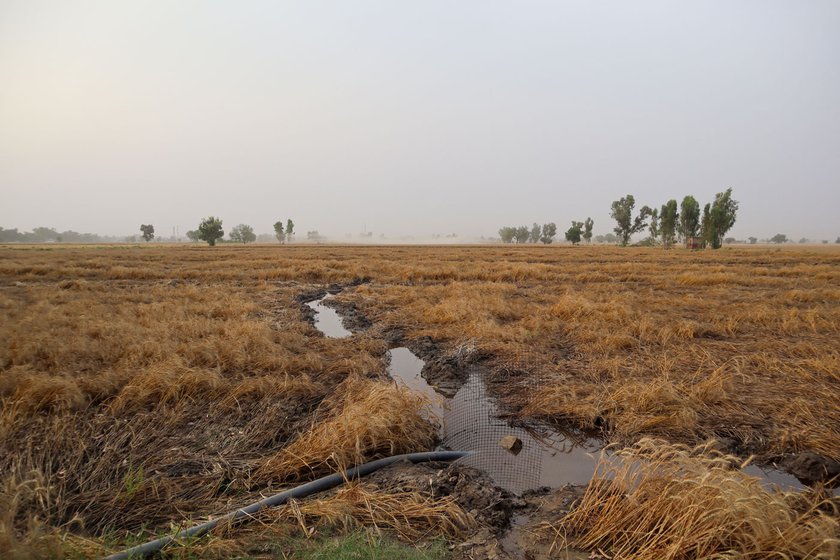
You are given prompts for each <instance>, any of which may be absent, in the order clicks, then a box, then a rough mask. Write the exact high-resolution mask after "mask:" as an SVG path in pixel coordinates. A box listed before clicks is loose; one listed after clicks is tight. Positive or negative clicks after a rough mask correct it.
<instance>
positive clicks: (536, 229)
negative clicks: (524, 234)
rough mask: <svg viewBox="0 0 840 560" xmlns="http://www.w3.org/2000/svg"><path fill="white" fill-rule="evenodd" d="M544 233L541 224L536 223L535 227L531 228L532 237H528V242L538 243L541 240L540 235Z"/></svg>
mask: <svg viewBox="0 0 840 560" xmlns="http://www.w3.org/2000/svg"><path fill="white" fill-rule="evenodd" d="M541 233H542V228H540V224H538V223H537V222H534V225H533V226H531V235H530V236H529V237H528V241H530V242H531V243H537V242H538V241H539V240H540V234H541Z"/></svg>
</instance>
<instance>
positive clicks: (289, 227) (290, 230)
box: [286, 218, 295, 243]
mask: <svg viewBox="0 0 840 560" xmlns="http://www.w3.org/2000/svg"><path fill="white" fill-rule="evenodd" d="M294 236H295V223H294V222H293V221H292V219H291V218H289V219H288V220H286V241H288V242H289V243H291V242H292V238H294Z"/></svg>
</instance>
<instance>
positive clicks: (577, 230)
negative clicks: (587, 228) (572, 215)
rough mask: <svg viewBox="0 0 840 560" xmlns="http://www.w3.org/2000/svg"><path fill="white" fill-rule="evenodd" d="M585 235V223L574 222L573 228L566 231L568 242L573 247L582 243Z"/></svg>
mask: <svg viewBox="0 0 840 560" xmlns="http://www.w3.org/2000/svg"><path fill="white" fill-rule="evenodd" d="M582 235H583V222H576V221H574V220H572V227H570V228H569V229H568V230H566V241H570V242H571V243H572V245H577V244H578V243H580V238H581V236H582Z"/></svg>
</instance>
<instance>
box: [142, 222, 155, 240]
mask: <svg viewBox="0 0 840 560" xmlns="http://www.w3.org/2000/svg"><path fill="white" fill-rule="evenodd" d="M140 231H141V232H143V239H144V240H145V241H146V243H148V242H149V241H151V240H152V239H154V238H155V226H153V225H152V224H141V225H140Z"/></svg>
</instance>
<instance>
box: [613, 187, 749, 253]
mask: <svg viewBox="0 0 840 560" xmlns="http://www.w3.org/2000/svg"><path fill="white" fill-rule="evenodd" d="M635 206H636V199H635V198H633V195H632V194H628V195H627V196H625V197H622V198H620V199H618V200H616V201H613V203H612V209H611V213H610V215H611V216H612V218H613V219H614V220H615V222H616V227H615V228H614V229H613V231H615V234H616V236H617V240H618V243H619V245H622V246H626V245H627V244H628V243H629V242H630V237H631V236H632V235H633V234H636V233H639V232H642V231H644V230H645V229H647V230H648V232H649V236H648V238H647V239H646V240H645V241H644V242H643V243H644V244H647V245H656V244H659V243H661V244H662V245H663V246H664V247H666V248H667V247H671V246H672V245H673V244H674V242H675V241H676V240H680V241H682V242H684V243H686V244H687V243H689V241H690V240H692V239H696V238H699V239H700V243H701V246H703V247H711V248H712V249H719V248H720V247H721V246H722V245H723V241H724V239H725V235H726V232H728V231H729V230H730V229H732V226H733V225H735V218H736V215H737V213H738V202H737V201H736V200H733V199H732V189H731V188H730V189H726V190H725V191H724V192H720V193H717V194H716V195H715V199H714V201H712V202H710V203H707V204H706V205H705V206H704V207H703V213H702V217H701V213H700V203H698V202H697V200H696V199H695V198H694V197H693V196H690V195H689V196H686V197H685V198H683V200H682V202H681V203H680V205H679V209H678V208H677V201H676V200H674V199H671V200H669V201H668V202H666V203H665V204H663V205H662V207H661V208H659V209H656V208H650V207H649V206H642V207H641V208H640V209H639V213H638V215H636V216H635V217H634V216H633V209H634V208H635Z"/></svg>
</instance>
